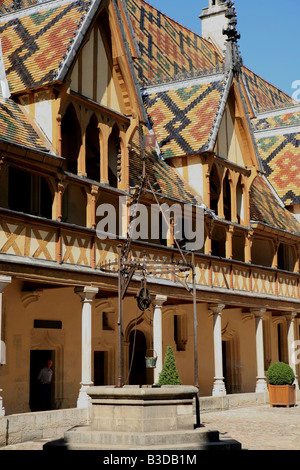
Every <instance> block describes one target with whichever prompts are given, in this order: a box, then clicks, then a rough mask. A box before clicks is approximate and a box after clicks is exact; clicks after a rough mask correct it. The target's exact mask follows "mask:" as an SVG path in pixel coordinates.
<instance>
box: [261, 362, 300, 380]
mask: <svg viewBox="0 0 300 470" xmlns="http://www.w3.org/2000/svg"><path fill="white" fill-rule="evenodd" d="M267 379H268V382H269V384H270V385H293V382H294V380H295V374H294V371H293V369H292V368H291V367H290V366H289V365H288V364H285V363H284V362H275V363H274V364H272V365H271V366H270V367H269V369H268V371H267Z"/></svg>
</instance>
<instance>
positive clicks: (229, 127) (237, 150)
mask: <svg viewBox="0 0 300 470" xmlns="http://www.w3.org/2000/svg"><path fill="white" fill-rule="evenodd" d="M231 108H232V106H230V104H228V103H227V105H226V108H225V112H224V116H223V118H222V121H221V125H220V130H219V134H218V139H217V143H216V154H217V155H218V156H219V157H222V158H226V159H227V160H230V161H231V162H233V163H236V164H237V165H240V166H245V162H244V159H243V154H242V146H241V140H240V137H239V135H238V131H237V129H236V126H235V120H234V113H233V111H232V109H231Z"/></svg>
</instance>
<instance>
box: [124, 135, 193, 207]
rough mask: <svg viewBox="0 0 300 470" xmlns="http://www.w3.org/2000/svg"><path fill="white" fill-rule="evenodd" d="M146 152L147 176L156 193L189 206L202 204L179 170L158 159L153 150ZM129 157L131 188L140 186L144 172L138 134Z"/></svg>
mask: <svg viewBox="0 0 300 470" xmlns="http://www.w3.org/2000/svg"><path fill="white" fill-rule="evenodd" d="M145 152H146V157H147V158H146V171H147V176H148V177H149V179H150V182H151V185H152V186H153V185H154V190H155V192H157V193H161V194H162V195H163V196H166V197H170V198H174V199H177V200H178V201H182V202H185V203H189V204H199V202H202V200H200V196H199V195H198V194H197V193H196V192H195V190H192V189H191V188H190V186H189V185H188V184H187V182H186V181H185V180H184V179H182V178H181V177H180V175H179V174H178V173H177V170H176V169H175V168H173V167H172V166H170V165H168V164H167V163H166V162H164V161H162V160H160V159H159V158H158V156H157V153H156V151H154V149H153V148H151V147H147V148H146V149H145ZM129 157H130V158H129V180H130V186H131V187H135V186H139V184H140V178H141V175H142V172H143V161H142V158H141V148H140V144H139V138H138V134H137V133H136V135H135V137H134V139H133V142H132V145H131V150H130V152H129Z"/></svg>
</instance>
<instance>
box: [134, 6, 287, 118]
mask: <svg viewBox="0 0 300 470" xmlns="http://www.w3.org/2000/svg"><path fill="white" fill-rule="evenodd" d="M125 1H126V4H127V8H128V11H129V15H130V17H131V21H132V25H133V29H134V32H135V36H136V39H137V42H138V45H139V48H140V53H141V59H140V60H137V61H135V68H136V71H137V76H138V79H139V81H140V84H141V86H142V87H144V86H148V85H149V84H151V82H152V84H154V83H157V82H159V81H161V80H166V79H168V78H169V79H173V78H174V77H175V76H176V75H180V74H188V73H191V74H193V73H194V74H195V73H197V74H202V75H207V74H209V73H211V72H212V71H220V70H223V67H224V58H223V57H222V56H221V55H220V53H219V51H218V50H217V48H216V47H215V46H214V45H213V44H212V43H211V42H209V41H207V40H206V39H204V38H202V37H201V36H200V35H199V34H197V33H196V32H194V31H191V30H189V29H188V28H186V27H184V26H182V25H181V24H179V23H178V22H176V21H175V20H174V19H171V18H169V17H168V16H167V15H166V14H164V13H162V12H161V11H159V10H157V9H156V8H155V7H153V6H152V5H149V4H148V3H147V2H146V1H144V0H125ZM199 29H200V21H199ZM242 78H243V80H244V83H245V86H246V93H247V97H249V98H250V100H251V103H252V106H253V109H254V110H255V111H256V112H258V111H262V110H265V109H270V108H278V107H280V108H281V107H283V106H291V105H293V104H295V102H294V101H293V99H292V98H291V97H289V96H288V95H287V94H286V93H284V92H283V91H282V90H280V89H278V88H277V87H276V86H274V85H272V84H270V83H268V82H267V81H266V80H264V79H262V78H261V77H259V76H258V75H257V74H256V73H254V72H252V71H251V70H249V69H248V68H247V67H245V66H243V67H242Z"/></svg>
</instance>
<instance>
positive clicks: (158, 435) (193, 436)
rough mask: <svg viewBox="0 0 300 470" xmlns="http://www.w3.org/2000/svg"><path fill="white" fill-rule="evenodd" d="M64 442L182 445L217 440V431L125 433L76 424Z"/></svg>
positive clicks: (146, 445) (101, 444)
mask: <svg viewBox="0 0 300 470" xmlns="http://www.w3.org/2000/svg"><path fill="white" fill-rule="evenodd" d="M64 439H65V442H66V443H67V444H70V445H75V444H78V443H80V444H91V445H100V446H104V447H106V446H119V447H120V446H121V447H123V448H125V449H126V448H128V446H134V447H136V446H138V447H141V446H142V447H149V446H164V445H167V446H169V445H178V444H179V445H183V444H186V445H188V444H197V443H207V442H218V441H219V432H218V431H214V430H205V429H204V428H198V429H195V430H192V431H172V432H170V433H165V432H151V433H150V432H149V433H125V432H108V431H102V432H101V431H93V430H91V429H90V428H89V427H88V426H78V427H75V428H72V429H71V430H69V431H67V432H66V433H65V435H64Z"/></svg>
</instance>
